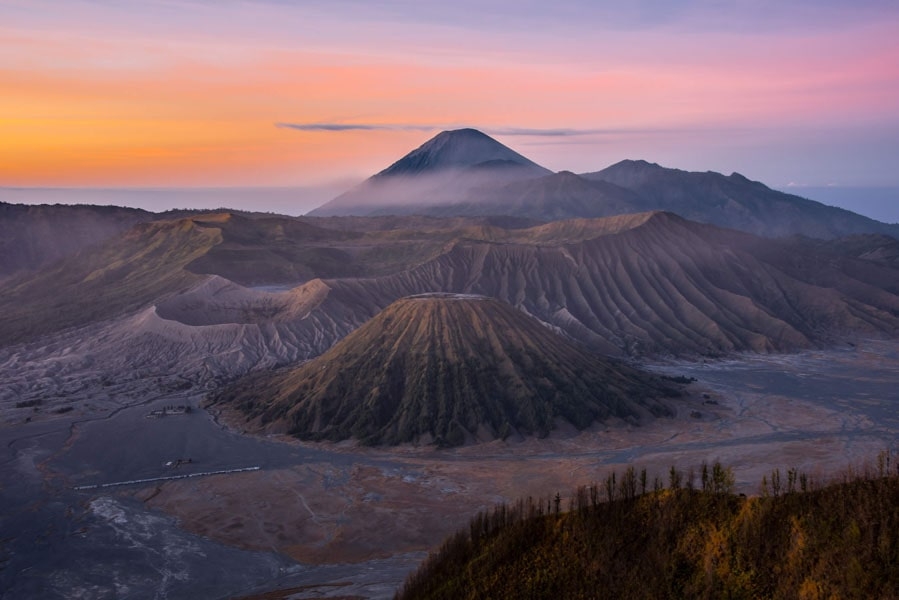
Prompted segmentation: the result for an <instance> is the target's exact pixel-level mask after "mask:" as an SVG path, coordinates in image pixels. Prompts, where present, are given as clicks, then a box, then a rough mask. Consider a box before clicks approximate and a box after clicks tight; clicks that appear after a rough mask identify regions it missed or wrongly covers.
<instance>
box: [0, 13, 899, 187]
mask: <svg viewBox="0 0 899 600" xmlns="http://www.w3.org/2000/svg"><path fill="white" fill-rule="evenodd" d="M73 4H76V5H78V4H79V3H78V2H77V1H74V2H70V3H54V2H51V1H49V0H46V1H36V2H20V3H16V2H13V3H12V5H11V6H12V8H9V7H5V8H0V84H2V94H0V140H2V144H0V186H99V185H103V186H120V185H126V186H133V185H138V186H141V185H147V186H182V185H187V186H192V185H200V186H222V185H224V186H227V185H293V184H303V183H310V182H311V183H321V182H326V181H332V180H335V179H340V178H359V177H362V176H364V175H367V174H370V173H372V172H374V171H377V170H379V169H381V168H383V167H385V166H386V165H387V164H389V163H390V162H392V161H393V160H395V159H397V158H399V157H400V156H401V155H402V154H404V153H405V152H406V151H408V150H410V149H411V148H413V147H415V146H417V145H419V144H420V143H422V142H423V141H424V140H425V139H427V138H428V137H430V136H431V135H433V134H434V133H436V132H437V129H439V128H440V127H443V126H474V127H480V128H484V129H486V130H488V131H490V130H491V129H493V130H500V129H503V128H531V129H556V128H566V129H569V130H572V132H573V133H579V134H583V135H557V136H551V135H544V136H519V137H514V138H513V137H501V136H497V137H499V139H501V141H504V142H505V143H507V144H508V145H510V146H513V147H515V148H516V149H517V150H519V151H521V152H523V153H524V154H526V155H528V156H530V157H531V158H534V159H535V160H537V161H538V162H541V163H543V164H545V165H546V166H548V167H550V168H552V169H563V168H568V169H572V170H596V169H600V168H602V167H604V166H606V165H607V164H609V163H611V162H614V161H615V160H619V159H622V158H648V159H656V160H659V159H661V160H663V161H666V162H668V163H669V164H671V163H672V162H673V163H675V164H671V166H681V165H680V164H676V163H677V161H678V160H682V161H683V164H684V165H685V166H692V165H690V164H687V163H690V161H696V162H701V161H703V160H705V161H706V162H704V163H703V164H707V165H708V168H720V169H722V170H724V167H726V166H727V165H719V164H715V160H716V159H719V158H721V156H722V154H721V152H722V150H721V148H722V147H725V152H724V155H725V156H731V158H730V160H731V162H732V163H738V162H739V161H738V160H737V159H738V158H741V157H742V158H748V160H749V163H750V167H751V168H750V174H752V168H758V169H759V171H761V172H762V174H764V171H765V167H764V163H763V162H762V163H760V162H758V161H759V160H760V159H759V158H758V157H754V155H752V154H751V151H759V152H761V153H764V152H765V147H766V145H770V146H776V145H778V144H779V143H780V142H778V134H777V132H778V131H784V130H786V134H789V135H792V136H794V138H795V136H801V135H803V134H810V135H809V138H808V141H807V142H805V141H803V144H805V146H808V147H810V148H814V147H815V146H817V145H818V144H819V143H820V142H819V141H817V140H818V139H819V138H817V137H815V135H817V134H820V132H821V131H822V130H823V131H827V130H828V129H827V128H839V127H844V128H849V129H852V132H850V133H849V134H848V138H847V139H850V140H855V138H856V137H858V138H859V139H860V140H861V141H856V142H852V143H863V136H864V134H865V132H868V131H874V132H877V131H883V128H884V126H887V127H892V128H895V127H896V125H897V118H896V110H895V107H896V106H899V41H897V39H896V37H897V36H895V31H896V30H897V29H896V23H897V22H899V21H897V20H896V19H895V16H896V15H895V13H890V15H889V19H886V20H885V19H884V18H880V19H873V18H872V19H870V20H867V21H862V22H860V23H857V24H854V25H852V26H846V24H845V23H844V24H840V27H836V26H834V27H833V28H829V27H828V24H827V23H824V24H818V25H817V26H816V27H814V28H809V29H797V30H795V31H789V32H787V33H783V32H780V33H778V32H776V31H775V32H773V33H770V32H763V31H760V32H755V33H752V34H747V33H744V32H733V31H728V30H727V28H726V27H723V26H721V25H719V26H717V27H711V26H708V25H705V26H704V27H699V26H698V25H696V24H694V23H692V22H691V21H689V20H681V21H676V22H675V23H673V24H672V23H668V24H665V25H664V26H662V27H659V26H656V25H653V26H649V25H645V24H642V23H637V25H634V26H631V27H630V28H627V27H619V28H610V29H609V30H608V31H605V32H604V31H603V30H602V28H601V27H599V28H595V29H590V28H587V29H585V30H580V29H578V28H577V27H576V26H575V25H571V24H568V23H561V24H560V23H557V24H556V27H557V28H562V29H564V28H565V27H568V28H569V30H570V31H568V30H565V31H561V32H558V31H555V30H551V31H548V32H544V33H542V34H540V35H535V36H533V37H530V36H529V35H528V33H529V30H528V29H527V28H526V27H525V26H524V25H521V26H520V27H519V28H518V29H517V30H516V28H514V27H511V28H509V27H505V26H491V25H489V24H488V25H480V26H476V25H475V24H473V23H468V22H467V21H465V20H464V19H463V20H461V22H453V23H452V24H451V25H447V24H446V23H444V22H443V21H439V20H438V19H436V18H432V17H431V16H429V15H425V16H424V17H422V18H421V19H420V20H419V21H416V22H413V23H402V22H400V23H398V22H397V21H396V17H391V18H388V17H382V16H380V15H378V14H377V13H374V16H373V14H372V13H369V14H366V15H361V16H359V18H358V19H356V20H355V21H347V19H349V18H351V17H352V14H351V13H347V14H331V13H324V14H323V13H322V12H321V11H322V10H324V9H318V11H319V12H316V13H314V14H313V15H312V16H316V17H317V18H319V19H320V21H319V22H317V26H318V29H315V28H311V29H307V30H303V31H300V32H299V33H297V34H296V35H292V33H293V32H292V30H291V29H290V28H288V27H287V26H284V27H279V26H278V25H279V22H280V21H281V20H287V21H289V20H290V19H294V20H295V21H294V24H295V25H296V24H299V23H301V22H302V23H305V22H306V21H308V19H309V18H310V13H308V12H307V13H300V14H296V13H295V12H293V11H294V10H295V9H293V8H290V7H283V6H281V5H277V4H276V5H272V4H268V3H255V2H248V3H244V4H236V5H230V4H229V5H228V8H227V9H223V10H218V9H217V5H216V4H215V3H212V4H207V5H203V4H190V5H184V6H180V5H179V3H178V2H170V3H160V5H159V6H158V7H156V8H158V10H156V11H150V10H148V9H146V6H155V5H156V4H157V3H155V2H148V3H144V4H142V5H141V6H144V8H143V9H135V8H132V9H130V10H129V11H121V10H120V11H119V12H118V13H115V10H116V9H115V8H113V9H109V8H108V7H107V8H106V9H105V10H107V11H112V14H111V16H109V15H108V14H107V13H103V16H102V17H98V16H97V15H92V13H91V12H90V11H91V10H94V11H96V10H98V9H97V8H96V7H95V6H94V7H93V8H91V5H90V4H86V5H83V6H80V7H79V8H80V9H82V12H84V11H87V12H86V13H85V14H84V15H83V16H81V17H75V16H72V14H67V13H66V10H67V8H68V9H71V7H72V5H73ZM53 7H55V8H57V9H58V11H57V12H61V14H59V15H57V17H56V18H54V17H52V16H47V15H53V14H54V13H53V11H52V10H50V9H51V8H53ZM140 10H145V11H146V14H144V13H142V12H140ZM4 11H7V14H5V15H4V14H3V13H4ZM73 14H74V13H73ZM78 14H79V15H80V14H81V13H78ZM4 17H5V18H4ZM181 17H184V19H181ZM441 18H443V17H441ZM301 19H306V21H302V20H301ZM684 19H686V17H684ZM243 20H246V22H247V23H252V25H249V24H248V25H246V26H244V25H242V22H243ZM194 21H195V22H194ZM438 21H439V22H438ZM197 23H202V24H204V27H206V29H202V28H199V29H194V28H192V25H196V24H197ZM835 25H836V24H835ZM494 27H495V28H494ZM690 27H693V28H695V29H687V30H686V31H685V30H684V28H690ZM319 29H321V30H324V31H323V32H322V31H319ZM510 29H512V31H511V32H510V31H509V30H510ZM313 30H315V32H314V33H310V32H311V31H313ZM566 31H567V33H568V34H567V35H566ZM397 32H401V33H397ZM329 34H330V35H329ZM280 122H289V123H299V124H309V123H337V124H353V123H359V124H366V125H377V124H383V125H389V126H391V127H393V126H398V127H395V128H393V129H391V128H386V129H382V130H357V131H339V132H333V131H331V132H328V131H297V130H293V129H287V128H279V127H276V123H280ZM403 125H416V126H420V127H421V128H424V129H426V128H427V127H429V126H433V127H434V128H435V129H434V131H433V132H427V131H423V130H421V129H417V130H411V131H410V130H403V129H402V127H401V126H403ZM786 134H785V135H786ZM852 136H855V137H852ZM795 142H796V140H795V139H794V140H793V142H791V143H794V145H795ZM877 143H878V144H882V141H879V142H877ZM875 145H876V144H875ZM805 146H802V145H801V144H800V146H799V147H800V148H802V147H805ZM877 147H878V148H879V146H877ZM727 152H730V153H731V154H730V155H728V154H727ZM828 156H830V155H828ZM838 156H839V154H837V155H835V157H838ZM829 160H834V157H830V158H829ZM753 161H755V162H753ZM756 163H758V165H760V166H759V167H755V165H756ZM740 167H741V165H740V164H734V165H733V168H734V169H736V168H740ZM896 171H899V169H897V170H896ZM772 172H777V171H776V169H775V170H774V171H772ZM775 183H776V182H775ZM782 183H786V182H785V181H784V182H782Z"/></svg>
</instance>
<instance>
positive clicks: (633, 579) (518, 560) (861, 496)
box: [397, 463, 899, 600]
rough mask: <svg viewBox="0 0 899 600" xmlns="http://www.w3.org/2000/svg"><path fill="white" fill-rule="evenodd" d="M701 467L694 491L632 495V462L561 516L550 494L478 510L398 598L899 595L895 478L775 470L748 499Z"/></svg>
mask: <svg viewBox="0 0 899 600" xmlns="http://www.w3.org/2000/svg"><path fill="white" fill-rule="evenodd" d="M887 464H888V463H887ZM707 474H708V477H704V478H703V484H704V485H703V491H699V490H695V491H694V490H688V489H683V488H680V487H679V486H677V485H675V486H674V487H675V489H667V490H659V491H654V492H649V493H646V494H644V495H639V496H638V495H637V492H638V491H639V490H640V488H641V487H642V485H641V478H640V477H639V476H638V475H637V474H636V473H635V472H634V471H632V470H629V471H628V472H627V473H625V475H624V476H623V477H621V478H620V481H619V482H617V483H616V482H615V480H614V479H609V480H607V481H606V483H605V484H604V485H602V486H598V487H593V488H587V489H581V490H579V492H578V494H577V496H576V498H575V500H574V501H573V504H574V506H573V510H570V511H569V512H567V513H562V514H559V513H558V512H557V507H558V506H559V499H550V500H549V501H546V502H545V503H541V502H538V503H536V504H535V503H534V502H533V501H528V502H521V503H519V504H518V505H517V506H515V507H500V508H498V509H496V510H495V511H494V512H493V513H492V514H489V515H479V516H478V517H477V518H475V519H474V520H473V521H472V522H471V526H470V528H469V530H468V531H461V532H459V533H457V534H456V535H455V536H453V537H452V538H450V539H448V540H447V541H446V542H445V543H444V544H443V546H442V547H441V549H440V552H439V553H438V554H437V555H434V556H432V557H431V558H430V559H428V561H427V562H426V563H425V564H424V565H423V566H422V567H421V569H420V570H419V571H418V573H416V574H415V575H413V576H412V577H410V579H409V580H408V581H407V583H406V585H405V587H404V589H403V590H402V592H401V593H399V594H398V595H397V598H398V599H400V600H412V599H418V600H421V599H437V598H446V599H453V600H456V599H462V598H471V599H474V598H496V599H499V598H509V599H517V598H547V599H549V598H571V599H577V598H585V599H586V598H634V599H636V598H746V599H753V598H802V599H824V598H895V597H896V594H897V590H899V566H897V565H899V477H896V476H895V475H891V476H878V477H865V478H858V479H853V480H848V481H844V482H842V483H839V484H835V485H831V486H828V487H825V488H823V489H817V490H814V491H798V490H799V489H801V488H804V487H806V485H807V480H806V479H805V477H804V476H800V475H799V474H797V473H796V472H795V471H790V472H789V473H787V474H785V475H783V480H782V481H781V480H780V475H781V474H780V473H779V472H778V473H777V475H778V483H777V486H774V485H773V482H767V481H766V482H765V489H766V490H767V491H768V492H769V493H768V494H765V495H763V496H762V497H751V498H746V497H744V496H735V495H733V494H731V493H729V486H730V474H729V472H728V471H727V470H725V469H723V468H721V467H720V466H719V465H715V467H714V468H713V469H710V470H709V471H707ZM773 475H774V474H772V476H773ZM676 478H677V475H675V479H676ZM772 479H773V477H772ZM610 490H611V493H612V496H613V498H614V499H613V501H612V502H608V501H607V499H608V494H609V493H610Z"/></svg>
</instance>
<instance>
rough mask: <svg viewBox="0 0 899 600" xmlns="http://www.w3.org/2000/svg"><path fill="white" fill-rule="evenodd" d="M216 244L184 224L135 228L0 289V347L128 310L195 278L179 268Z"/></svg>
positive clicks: (209, 231)
mask: <svg viewBox="0 0 899 600" xmlns="http://www.w3.org/2000/svg"><path fill="white" fill-rule="evenodd" d="M220 241H221V235H220V231H219V230H218V229H216V228H214V227H203V226H200V225H198V224H197V223H195V222H194V221H192V220H190V219H182V220H178V221H161V222H155V223H145V224H141V225H137V226H135V227H133V228H132V229H130V230H129V231H127V232H126V233H125V234H123V235H121V236H119V237H116V238H113V239H111V240H109V241H108V242H106V243H104V244H103V245H102V246H99V247H95V248H87V249H85V250H83V251H81V252H79V253H77V254H75V255H73V256H72V257H70V258H67V259H65V260H62V261H60V262H58V263H56V264H55V265H53V266H52V267H50V268H47V269H44V270H42V271H40V272H39V273H37V274H36V275H34V276H31V277H21V278H14V279H12V280H10V281H8V282H7V283H6V285H5V286H4V287H3V288H2V291H0V312H2V314H3V315H4V318H3V319H2V321H0V344H11V343H14V342H17V341H20V340H25V339H30V338H33V337H36V336H38V335H41V334H44V333H50V332H53V331H57V330H59V329H63V328H66V327H73V326H78V325H84V324H85V323H89V322H91V321H95V320H99V319H108V318H111V317H114V316H118V315H120V314H123V313H126V312H129V311H134V310H137V309H139V308H142V307H144V306H147V305H149V304H150V303H151V302H153V301H156V300H158V299H160V298H161V297H164V296H166V295H168V294H171V293H173V292H175V291H177V290H180V289H183V288H185V287H188V286H189V285H191V284H192V283H196V282H198V281H199V280H200V277H198V276H197V275H193V274H191V273H188V272H186V271H185V270H184V267H185V266H186V265H187V264H189V263H190V262H191V261H193V260H195V259H197V258H198V257H199V256H202V255H203V254H205V253H206V252H208V251H209V249H210V248H211V247H212V246H214V245H215V244H217V243H219V242H220Z"/></svg>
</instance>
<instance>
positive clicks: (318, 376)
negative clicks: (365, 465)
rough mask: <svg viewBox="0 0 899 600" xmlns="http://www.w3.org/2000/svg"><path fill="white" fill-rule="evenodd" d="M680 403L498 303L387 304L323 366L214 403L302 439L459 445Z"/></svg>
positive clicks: (258, 381)
mask: <svg viewBox="0 0 899 600" xmlns="http://www.w3.org/2000/svg"><path fill="white" fill-rule="evenodd" d="M676 393H677V392H676V390H673V389H671V388H670V386H665V385H662V383H661V382H660V381H659V380H658V379H657V378H656V377H654V376H651V375H648V374H645V373H641V372H639V371H637V370H635V369H633V368H630V367H627V366H625V365H623V364H619V363H617V362H613V361H610V360H607V359H601V358H598V357H596V356H594V355H592V354H590V353H588V352H586V351H584V350H582V349H580V348H579V347H578V346H575V345H574V344H572V343H571V342H568V341H567V340H565V338H563V337H561V336H560V335H559V334H557V333H555V332H553V331H551V330H550V329H548V328H547V327H546V326H544V325H543V324H541V323H539V322H538V321H537V320H535V319H533V318H532V317H528V316H527V315H525V314H523V313H522V312H520V311H517V310H515V309H514V308H512V307H511V306H509V305H507V304H505V303H503V302H499V301H497V300H494V299H490V298H478V297H470V296H444V295H437V296H434V295H428V296H424V297H413V298H405V299H403V300H399V301H397V302H395V303H393V304H391V305H390V306H389V307H387V308H386V309H385V310H384V311H383V312H381V313H380V314H378V315H377V316H376V317H375V318H374V319H372V320H371V321H369V322H368V323H366V324H365V325H363V326H362V327H360V328H359V329H358V330H356V331H354V332H353V333H351V334H350V335H349V336H347V337H346V338H345V339H344V340H342V341H340V342H339V343H337V344H336V345H335V346H334V347H333V348H332V349H331V350H329V351H328V352H326V353H325V354H323V355H322V356H321V357H319V358H317V359H315V360H312V361H311V362H308V363H306V364H304V365H301V366H299V367H297V368H294V369H291V370H287V371H281V372H275V373H271V374H269V373H264V374H259V375H256V376H254V377H250V378H248V379H247V380H245V381H243V382H241V383H239V384H237V385H236V386H234V387H233V388H231V389H230V390H227V391H225V392H223V393H222V394H220V395H219V397H218V401H219V402H221V401H227V402H231V403H234V404H235V405H236V406H237V407H238V408H240V409H241V410H243V411H245V412H246V413H247V415H248V417H249V418H252V419H253V422H254V423H255V424H256V426H257V427H260V428H264V429H267V430H280V431H287V432H289V433H291V434H293V435H296V436H298V437H302V438H306V439H310V438H311V439H329V440H342V439H346V438H350V437H353V438H357V439H359V440H361V441H362V442H363V443H367V444H398V443H405V442H415V441H425V442H429V441H434V442H436V443H437V444H450V445H457V444H461V443H463V442H465V441H466V440H468V439H471V438H472V437H476V438H479V439H484V438H488V439H490V438H493V437H499V436H502V437H505V436H506V435H509V434H510V433H513V432H520V433H523V434H537V435H540V436H543V435H546V434H547V433H548V432H549V430H550V429H552V428H553V426H554V422H555V420H556V419H557V418H561V419H564V420H566V421H568V422H569V423H571V424H572V425H574V426H575V427H577V428H579V429H582V428H584V427H587V426H589V425H590V424H591V423H592V422H594V421H596V420H604V419H608V418H611V417H618V418H624V419H628V420H632V421H635V420H639V419H640V418H641V417H642V416H645V415H648V414H652V415H656V416H658V415H664V414H668V412H669V411H668V409H667V407H665V405H664V404H661V403H659V402H658V401H656V400H654V399H653V398H657V397H659V396H663V395H666V394H667V395H671V394H676Z"/></svg>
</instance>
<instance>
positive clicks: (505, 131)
mask: <svg viewBox="0 0 899 600" xmlns="http://www.w3.org/2000/svg"><path fill="white" fill-rule="evenodd" d="M275 127H280V128H284V129H296V130H297V131H330V132H335V131H444V130H448V129H460V128H462V126H461V125H448V124H402V123H285V122H280V123H275ZM475 129H478V130H480V131H483V132H484V133H488V134H490V135H503V136H525V137H571V136H578V135H597V134H604V133H606V134H608V133H619V132H618V131H616V130H612V129H571V128H550V129H537V128H531V127H475Z"/></svg>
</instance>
